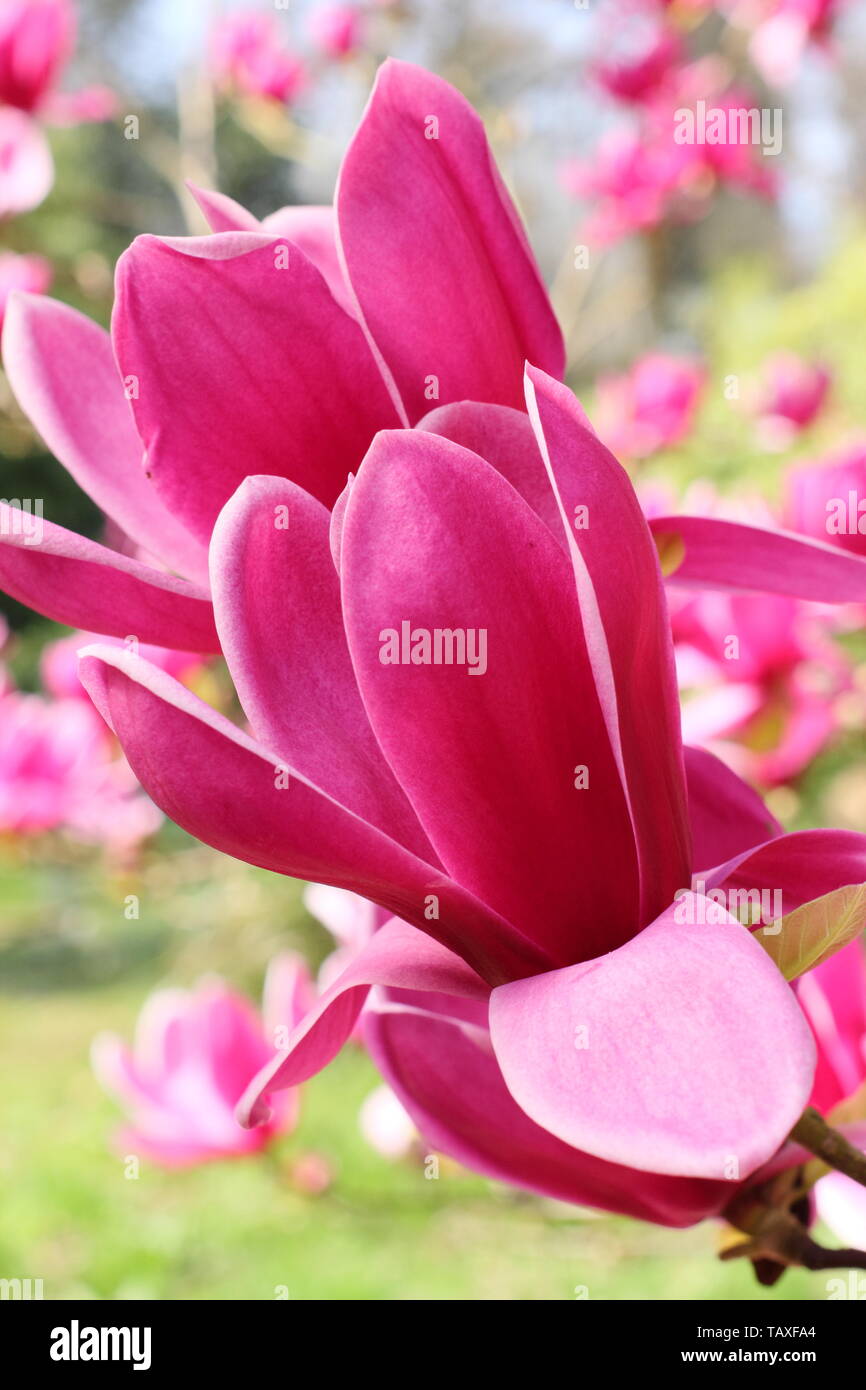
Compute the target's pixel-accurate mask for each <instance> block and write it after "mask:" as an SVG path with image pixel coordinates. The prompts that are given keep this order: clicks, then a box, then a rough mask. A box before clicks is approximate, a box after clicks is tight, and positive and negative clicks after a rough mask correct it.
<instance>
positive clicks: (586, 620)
mask: <svg viewBox="0 0 866 1390" xmlns="http://www.w3.org/2000/svg"><path fill="white" fill-rule="evenodd" d="M526 400H527V407H528V410H529V418H530V420H531V421H532V424H533V427H534V429H535V433H536V437H537V439H538V445H539V449H540V450H541V454H542V457H543V458H544V461H545V465H546V467H547V471H548V475H549V478H550V484H551V487H552V489H553V492H554V495H555V497H556V499H557V501H558V503H559V508H560V514H561V520H562V527H563V532H564V534H565V537H566V540H567V544H568V551H569V555H570V558H571V562H572V567H573V570H574V583H575V587H576V591H577V596H578V601H579V603H580V609H581V614H582V617H583V626H584V631H585V633H586V636H587V648H588V651H589V656H590V661H591V662H592V666H593V670H594V673H595V683H596V687H597V689H598V691H599V698H600V700H601V703H602V709H603V711H604V717H605V722H606V725H607V729H608V734H609V737H610V740H611V745H612V747H613V749H614V752H615V755H616V758H617V763H618V766H619V770H620V776H621V778H622V781H623V785H624V786H625V788H626V794H627V796H628V801H629V808H630V814H631V819H632V824H633V827H634V836H635V840H636V843H637V851H638V856H639V864H640V875H641V906H640V922H641V924H644V923H646V922H651V921H653V920H654V918H655V917H657V916H658V914H659V913H660V912H661V911H662V909H663V908H664V907H665V906H666V905H667V904H668V903H669V902H670V901H671V900H672V898H673V896H674V894H675V893H676V891H677V889H678V888H682V887H683V886H684V884H685V883H686V881H687V879H688V874H689V868H690V865H691V848H692V847H691V835H690V830H689V821H688V814H687V810H686V788H685V776H684V773H683V758H682V746H681V742H680V707H679V695H678V692H677V680H676V670H675V667H674V656H673V643H672V641H671V633H670V618H669V616H668V608H667V601H666V599H665V594H664V586H663V584H662V577H661V570H660V569H659V562H658V554H657V552H656V549H655V546H654V545H653V542H652V538H651V536H650V533H649V529H648V527H647V524H646V521H645V519H644V515H643V512H642V511H641V509H640V505H639V503H638V500H637V496H636V494H635V491H634V488H633V487H632V485H631V482H630V481H629V478H628V475H627V474H626V472H625V469H623V468H622V467H621V465H620V464H619V463H617V461H616V459H615V458H614V457H613V455H612V454H611V453H610V452H609V451H608V450H607V449H606V448H605V446H604V445H603V444H602V442H601V440H600V439H599V438H598V437H597V435H596V434H595V433H594V432H593V430H592V429H591V428H590V427H589V424H588V422H587V420H586V416H585V415H584V413H583V410H582V409H581V407H580V405H579V404H578V402H577V401H576V400H575V398H574V396H573V395H572V393H571V392H570V391H569V389H568V387H567V386H562V385H561V384H560V383H559V382H557V381H554V380H553V379H552V378H551V377H549V376H546V375H545V373H544V372H539V371H537V370H536V369H535V368H534V367H530V366H527V369H526ZM580 508H586V512H585V513H584V512H581V511H580V510H579V509H580ZM578 520H580V521H581V522H582V521H583V520H586V522H587V524H586V526H585V527H583V526H578V524H577V523H578Z"/></svg>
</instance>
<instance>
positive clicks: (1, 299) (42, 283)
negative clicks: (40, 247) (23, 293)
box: [0, 251, 52, 328]
mask: <svg viewBox="0 0 866 1390" xmlns="http://www.w3.org/2000/svg"><path fill="white" fill-rule="evenodd" d="M51 278H52V270H51V263H50V261H47V260H46V259H45V257H44V256H17V255H16V254H15V252H14V251H2V252H0V328H2V326H3V319H4V317H5V314H6V304H7V302H8V299H9V296H10V294H12V293H13V291H14V290H27V291H28V292H29V293H30V294H43V293H44V292H45V290H47V289H48V286H49V285H50V284H51Z"/></svg>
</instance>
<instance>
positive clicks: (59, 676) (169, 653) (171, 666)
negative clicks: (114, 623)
mask: <svg viewBox="0 0 866 1390" xmlns="http://www.w3.org/2000/svg"><path fill="white" fill-rule="evenodd" d="M98 640H99V638H98V636H97V634H96V633H92V632H73V633H71V634H70V635H69V636H68V637H59V638H58V639H57V641H56V642H48V643H47V644H46V645H45V646H44V647H43V649H42V654H41V656H40V658H39V676H40V681H41V684H42V687H43V689H44V690H46V691H47V692H48V694H49V695H54V696H55V697H58V698H62V699H83V700H87V699H88V697H87V695H86V693H85V691H84V688H83V687H82V684H81V681H80V680H79V679H78V653H79V651H80V650H81V648H82V647H85V646H87V645H88V644H90V643H93V642H96V641H98ZM102 640H103V641H104V640H105V639H104V638H103V639H102ZM111 645H112V646H114V645H117V646H124V645H126V646H127V647H129V646H130V644H129V643H123V642H121V640H120V638H115V639H114V640H113V641H112V644H111ZM133 649H134V650H137V651H138V653H139V654H140V655H141V656H143V657H146V659H147V660H148V661H151V662H153V664H154V665H155V666H159V667H161V668H162V670H163V671H168V672H169V674H170V675H172V676H174V677H175V678H176V679H177V680H179V681H184V682H189V681H190V680H192V678H193V677H194V676H196V675H197V674H198V672H199V671H200V670H201V669H202V665H203V662H202V658H201V657H200V656H199V655H198V654H197V653H196V652H179V651H173V650H172V649H171V648H168V647H150V646H147V645H144V646H136V647H135V648H133ZM88 704H89V701H88Z"/></svg>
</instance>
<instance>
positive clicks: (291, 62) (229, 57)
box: [211, 12, 306, 104]
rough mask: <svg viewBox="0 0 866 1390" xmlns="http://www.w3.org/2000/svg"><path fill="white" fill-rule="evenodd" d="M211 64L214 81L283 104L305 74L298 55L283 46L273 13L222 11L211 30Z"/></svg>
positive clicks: (298, 88) (294, 91)
mask: <svg viewBox="0 0 866 1390" xmlns="http://www.w3.org/2000/svg"><path fill="white" fill-rule="evenodd" d="M211 66H212V69H213V74H214V77H215V78H216V80H217V81H218V82H221V83H224V84H225V85H227V86H230V87H233V88H235V89H236V90H237V91H238V92H241V93H242V94H244V95H246V96H255V97H265V98H268V99H270V100H272V101H279V102H283V103H285V104H290V103H291V102H293V101H294V100H295V98H296V97H297V95H298V93H299V91H300V90H301V88H302V87H303V85H304V80H305V76H306V73H305V69H304V64H303V62H302V61H301V59H300V58H298V57H297V56H296V55H295V54H294V53H292V52H291V51H290V50H289V49H288V48H287V47H286V46H285V44H284V42H283V40H282V37H281V35H280V26H279V24H278V22H277V17H276V16H275V15H264V14H249V13H242V12H238V13H236V14H230V15H226V16H225V18H224V19H221V20H220V21H219V23H218V24H217V25H216V27H215V29H214V32H213V36H212V39H211Z"/></svg>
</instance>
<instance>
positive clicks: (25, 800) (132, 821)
mask: <svg viewBox="0 0 866 1390" xmlns="http://www.w3.org/2000/svg"><path fill="white" fill-rule="evenodd" d="M161 820H162V817H161V816H160V814H159V812H158V811H157V809H156V807H155V806H154V805H153V803H152V802H151V801H149V800H148V799H147V798H146V797H144V796H142V795H141V793H140V789H139V787H138V785H137V783H136V781H135V778H134V777H133V775H132V772H131V771H130V769H129V766H128V765H127V764H126V763H125V762H124V761H123V759H120V758H118V757H117V756H116V752H115V750H114V748H113V747H112V743H111V740H110V737H109V735H108V731H107V730H106V728H105V725H104V724H103V722H102V720H101V719H100V718H99V717H98V715H97V714H96V711H95V710H94V709H93V707H92V705H88V704H85V703H84V702H83V701H82V700H80V699H61V700H47V699H45V698H44V697H43V696H41V695H24V694H21V693H20V692H19V691H17V690H7V691H6V692H5V693H4V694H3V695H2V696H0V832H3V833H6V834H12V835H36V834H42V833H44V832H45V831H48V830H65V831H68V832H70V833H71V834H73V835H74V836H76V838H79V839H84V840H89V841H94V842H96V843H100V844H103V845H106V846H107V847H109V848H112V849H118V850H119V849H126V848H129V847H130V846H132V845H134V844H136V843H137V842H138V841H139V840H141V839H143V838H144V837H145V836H147V835H151V834H153V832H154V831H155V830H157V829H158V828H159V825H160V823H161Z"/></svg>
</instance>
